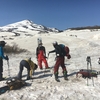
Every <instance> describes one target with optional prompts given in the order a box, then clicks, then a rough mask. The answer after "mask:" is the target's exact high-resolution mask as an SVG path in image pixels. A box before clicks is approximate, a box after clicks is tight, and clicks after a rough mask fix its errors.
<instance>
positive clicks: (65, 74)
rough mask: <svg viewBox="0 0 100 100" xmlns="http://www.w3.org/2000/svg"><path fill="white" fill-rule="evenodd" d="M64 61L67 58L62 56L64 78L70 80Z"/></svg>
mask: <svg viewBox="0 0 100 100" xmlns="http://www.w3.org/2000/svg"><path fill="white" fill-rule="evenodd" d="M64 61H65V58H64V57H62V58H61V67H62V70H63V75H64V79H65V80H68V78H67V70H66V67H65V64H64Z"/></svg>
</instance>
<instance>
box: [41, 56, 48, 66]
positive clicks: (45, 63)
mask: <svg viewBox="0 0 100 100" xmlns="http://www.w3.org/2000/svg"><path fill="white" fill-rule="evenodd" d="M42 61H43V62H44V65H45V68H49V67H48V63H47V60H46V58H43V59H42Z"/></svg>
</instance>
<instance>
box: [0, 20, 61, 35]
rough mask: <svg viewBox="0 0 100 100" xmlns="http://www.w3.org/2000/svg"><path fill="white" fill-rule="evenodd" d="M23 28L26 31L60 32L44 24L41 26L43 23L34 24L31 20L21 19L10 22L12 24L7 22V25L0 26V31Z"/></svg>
mask: <svg viewBox="0 0 100 100" xmlns="http://www.w3.org/2000/svg"><path fill="white" fill-rule="evenodd" d="M21 29H22V30H24V31H27V30H31V31H39V32H46V33H48V32H61V31H60V30H58V29H56V28H48V27H46V26H43V25H38V24H35V23H33V22H32V21H31V20H22V21H19V22H16V23H12V24H9V25H6V26H4V27H1V28H0V31H6V32H7V31H8V30H10V32H11V31H14V32H15V31H16V30H18V31H21Z"/></svg>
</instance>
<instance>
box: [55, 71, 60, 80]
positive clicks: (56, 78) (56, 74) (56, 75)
mask: <svg viewBox="0 0 100 100" xmlns="http://www.w3.org/2000/svg"><path fill="white" fill-rule="evenodd" d="M54 75H55V80H56V81H58V80H59V79H58V72H56V73H55V74H54Z"/></svg>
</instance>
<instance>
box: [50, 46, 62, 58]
mask: <svg viewBox="0 0 100 100" xmlns="http://www.w3.org/2000/svg"><path fill="white" fill-rule="evenodd" d="M54 48H55V49H54V50H52V51H49V53H54V52H55V53H56V56H57V57H63V56H64V53H63V51H62V49H61V47H60V46H59V45H55V46H54Z"/></svg>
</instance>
